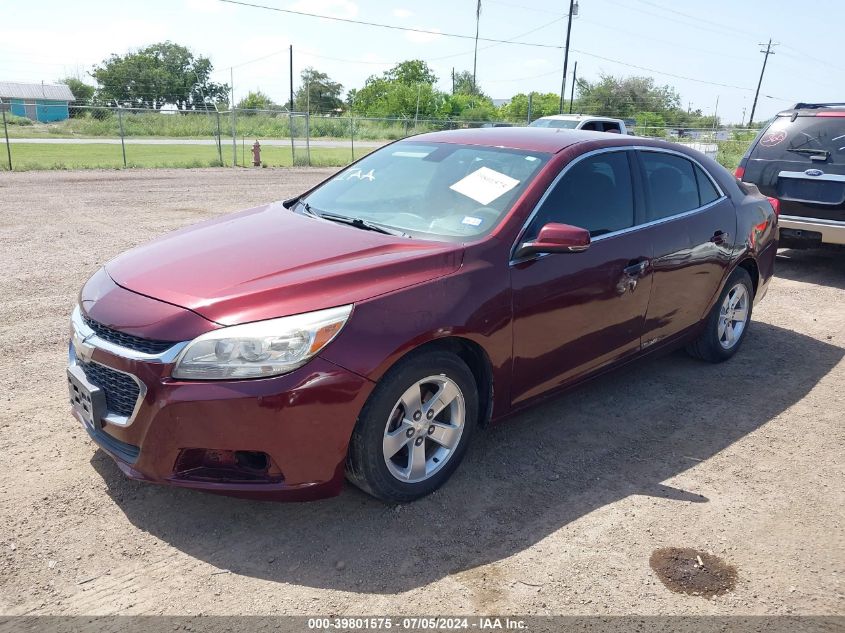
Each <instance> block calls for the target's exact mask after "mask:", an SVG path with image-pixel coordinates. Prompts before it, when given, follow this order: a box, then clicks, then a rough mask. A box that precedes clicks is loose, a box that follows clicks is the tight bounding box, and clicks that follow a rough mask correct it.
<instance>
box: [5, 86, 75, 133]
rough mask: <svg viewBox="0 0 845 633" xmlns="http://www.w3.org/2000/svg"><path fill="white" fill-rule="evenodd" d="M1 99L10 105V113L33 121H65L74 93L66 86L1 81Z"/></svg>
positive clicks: (68, 114)
mask: <svg viewBox="0 0 845 633" xmlns="http://www.w3.org/2000/svg"><path fill="white" fill-rule="evenodd" d="M0 99H2V100H3V103H4V104H10V107H9V110H8V111H9V112H11V113H12V114H15V115H17V116H23V117H26V118H28V119H32V120H33V121H41V122H42V123H48V122H50V121H64V120H65V119H66V118H68V116H70V112H69V109H68V104H69V103H70V102H71V101H73V93H72V92H71V91H70V88H68V87H67V86H66V85H64V84H59V85H58V86H55V85H51V84H44V83H40V84H19V83H12V82H10V81H0Z"/></svg>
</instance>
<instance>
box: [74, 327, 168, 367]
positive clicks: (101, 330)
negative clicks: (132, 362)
mask: <svg viewBox="0 0 845 633" xmlns="http://www.w3.org/2000/svg"><path fill="white" fill-rule="evenodd" d="M82 320H83V321H84V322H85V325H87V326H88V327H90V328H91V329H92V330H94V332H95V333H96V335H97V336H99V337H100V338H101V339H103V340H105V341H108V342H109V343H114V344H115V345H120V346H121V347H126V348H127V349H131V350H134V351H136V352H143V353H144V354H160V353H161V352H163V351H165V350H168V349H170V348H171V347H173V346H174V345H176V343H177V341H156V340H153V339H148V338H141V337H140V336H133V335H132V334H126V333H125V332H120V331H118V330H113V329H112V328H110V327H107V326H105V325H103V324H102V323H98V322H97V321H94V320H93V319H91V318H89V317H87V316H85V315H82ZM86 373H87V372H86Z"/></svg>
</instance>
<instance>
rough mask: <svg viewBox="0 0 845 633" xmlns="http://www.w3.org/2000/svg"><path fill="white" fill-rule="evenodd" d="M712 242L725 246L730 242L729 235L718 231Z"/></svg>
mask: <svg viewBox="0 0 845 633" xmlns="http://www.w3.org/2000/svg"><path fill="white" fill-rule="evenodd" d="M710 241H711V242H713V243H714V244H724V243H725V242H727V241H728V234H727V233H726V232H725V231H716V232H715V233H713V237H711V238H710Z"/></svg>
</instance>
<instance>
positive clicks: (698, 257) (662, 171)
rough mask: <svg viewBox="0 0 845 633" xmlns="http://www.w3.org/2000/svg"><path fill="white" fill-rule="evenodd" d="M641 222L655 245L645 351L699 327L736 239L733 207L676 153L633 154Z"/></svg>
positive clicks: (694, 168)
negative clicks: (641, 190) (638, 172)
mask: <svg viewBox="0 0 845 633" xmlns="http://www.w3.org/2000/svg"><path fill="white" fill-rule="evenodd" d="M637 154H638V157H639V160H640V165H641V173H642V179H643V181H644V190H645V194H646V196H645V207H646V214H645V218H644V220H645V222H650V223H652V226H651V227H650V229H649V232H650V233H651V239H652V242H653V244H654V259H653V260H652V273H653V276H654V281H653V282H652V290H651V300H650V302H649V306H648V314H647V315H646V323H645V331H644V333H643V346H644V347H649V346H651V345H653V344H655V343H659V342H661V341H663V340H666V339H669V338H671V337H672V336H674V335H676V334H680V333H681V332H682V331H684V330H685V329H687V328H689V327H690V326H692V325H695V324H696V323H698V322H700V321H701V319H702V317H703V316H704V314H705V313H706V311H707V308H708V306H709V305H710V302H711V300H712V298H713V296H714V295H715V294H716V293H717V292H718V291H719V289H720V287H721V285H722V280H723V279H724V276H725V273H726V271H727V269H728V265H729V264H730V260H731V253H732V246H733V243H734V241H735V239H736V211H735V210H734V206H733V203H732V202H731V201H730V200H729V199H728V198H727V197H725V196H724V195H722V193H721V192H720V191H719V190H718V189H717V187H716V186H715V185H714V182H713V181H712V180H711V178H710V177H709V176H708V175H707V173H706V172H705V171H704V170H703V169H702V168H701V167H700V166H699V165H698V164H696V163H694V162H693V161H691V160H689V159H687V158H685V157H683V156H680V155H678V154H674V153H668V152H660V151H645V150H643V151H639V152H637Z"/></svg>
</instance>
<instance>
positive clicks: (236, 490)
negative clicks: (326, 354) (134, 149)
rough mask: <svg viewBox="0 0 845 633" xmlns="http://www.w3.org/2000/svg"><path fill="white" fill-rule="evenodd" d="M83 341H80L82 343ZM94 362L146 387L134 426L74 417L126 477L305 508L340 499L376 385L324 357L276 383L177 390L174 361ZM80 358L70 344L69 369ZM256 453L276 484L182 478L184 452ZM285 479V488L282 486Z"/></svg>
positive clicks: (102, 355) (183, 385) (104, 356)
mask: <svg viewBox="0 0 845 633" xmlns="http://www.w3.org/2000/svg"><path fill="white" fill-rule="evenodd" d="M77 342H78V339H77ZM85 353H86V354H87V355H89V356H90V358H86V360H88V362H93V363H98V364H100V365H104V366H106V367H109V368H111V369H114V370H117V371H119V372H123V373H125V374H129V375H131V376H133V377H134V378H135V379H137V381H139V382H140V384H141V385H143V389H142V390H141V392H140V395H139V398H138V405H137V407H136V408H135V410H134V413H133V415H132V416H131V417H129V418H126V419H123V418H119V417H117V418H115V419H113V420H112V421H110V419H109V416H106V417H103V418H102V428H96V427H94V426H91V425H90V424H87V423H86V422H85V416H84V415H82V412H81V411H80V410H79V408H78V407H77V406H74V407H73V412H74V416H75V417H76V418H77V420H79V421H80V423H82V424H83V426H84V427H85V429H86V431H87V432H88V434H89V436H90V437H91V439H92V440H93V441H94V442H95V443H96V444H97V445H98V446H99V447H100V448H101V449H102V450H104V451H105V452H106V453H108V454H109V455H110V456H111V457H112V458H113V459H114V460H115V462H116V463H117V465H118V466H119V467H120V469H121V470H122V471H123V472H124V473H125V474H126V475H128V476H129V477H132V478H134V479H140V480H144V481H149V482H154V483H160V484H169V485H173V486H180V487H185V488H194V489H198V490H205V491H208V492H216V493H222V494H230V495H235V496H241V497H250V498H262V499H278V500H307V499H316V498H321V497H327V496H332V495H335V494H338V493H339V492H340V490H341V487H342V485H343V476H344V464H345V459H346V451H347V446H348V443H349V438H350V436H351V434H352V429H353V427H354V425H355V421H356V419H357V417H358V413H359V412H360V410H361V408H362V407H363V405H364V402H365V401H366V399H367V397H368V396H369V394H370V392H371V391H372V388H373V383H372V382H370V381H369V380H367V379H365V378H362V377H360V376H358V375H357V374H353V373H351V372H349V371H347V370H345V369H343V368H341V367H339V366H337V365H334V364H333V363H331V362H329V361H327V360H324V359H322V358H320V357H317V358H314V359H312V360H311V362H309V363H308V364H307V365H305V366H303V367H301V368H299V369H297V370H296V371H293V372H291V373H290V374H286V375H284V376H278V377H275V378H264V379H256V380H242V381H228V382H226V381H219V382H218V381H214V382H180V381H176V380H173V379H171V378H170V371H171V369H172V367H173V365H172V362H153V361H151V360H149V359H146V360H138V359H134V358H128V357H126V356H125V355H120V354H118V353H115V350H114V349H109V350H107V349H103V348H100V347H96V346H94V347H93V351H91V350H90V349H89V350H86V352H85ZM75 357H76V350H75V349H74V346H73V341H72V342H71V361H72V362H73V359H74V358H75ZM187 449H208V450H213V451H257V452H262V453H265V454H266V455H268V456H269V457H270V459H271V460H272V462H273V463H274V464H275V465H277V466H278V469H279V470H280V471H281V477H280V478H277V480H275V481H272V482H244V481H236V480H221V481H208V480H205V481H200V480H193V479H187V478H185V476H184V474H182V473H180V472H179V471H178V470H177V460H178V459H179V456H180V454H181V453H182V451H183V450H187ZM279 479H280V480H279Z"/></svg>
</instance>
